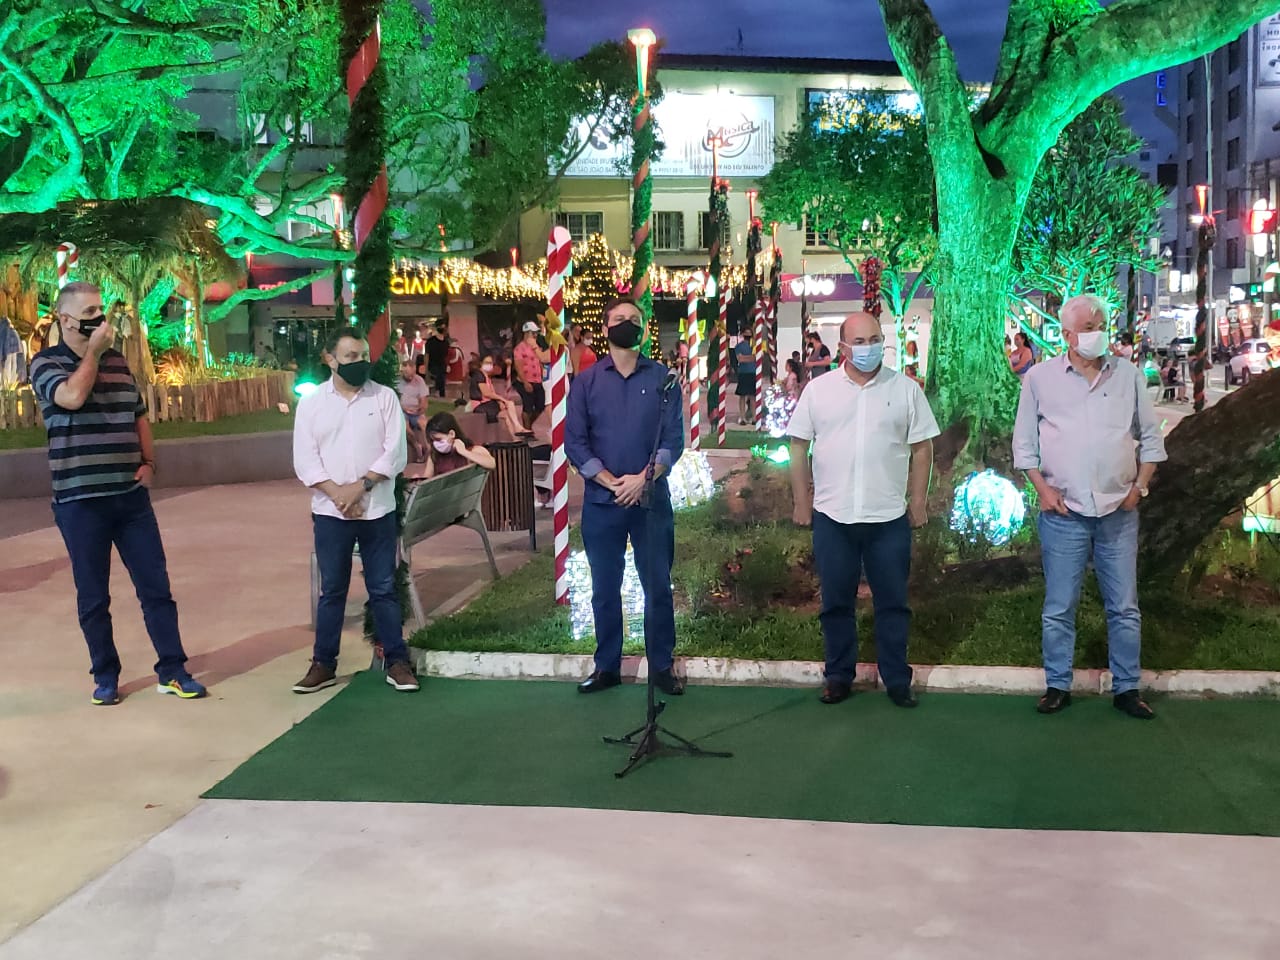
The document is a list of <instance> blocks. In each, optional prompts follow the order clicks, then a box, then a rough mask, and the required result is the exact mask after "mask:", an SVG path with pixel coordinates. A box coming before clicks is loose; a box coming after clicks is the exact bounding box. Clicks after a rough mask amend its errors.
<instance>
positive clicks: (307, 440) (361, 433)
mask: <svg viewBox="0 0 1280 960" xmlns="http://www.w3.org/2000/svg"><path fill="white" fill-rule="evenodd" d="M324 361H325V363H327V364H328V365H329V369H330V370H332V371H333V376H332V377H331V378H330V379H329V380H328V381H326V382H325V383H323V384H321V385H320V386H319V387H317V388H316V389H315V390H314V391H313V392H312V393H310V394H308V395H307V396H305V397H303V398H302V400H301V401H300V402H299V403H298V412H297V414H296V416H295V417H294V425H293V469H294V472H295V473H297V475H298V479H299V480H301V481H302V482H303V483H304V484H305V485H306V486H307V487H309V488H310V489H311V521H312V526H313V527H314V529H315V551H316V565H317V566H318V567H319V570H320V602H319V604H318V605H317V607H316V642H315V650H314V653H313V655H312V662H311V668H310V669H309V670H308V671H307V675H306V676H305V677H303V678H302V679H301V680H299V681H298V682H297V683H296V684H294V687H293V692H294V693H314V692H315V691H317V690H323V689H324V688H325V687H331V686H333V685H334V683H336V682H337V679H336V678H337V667H338V645H339V642H340V640H341V638H342V623H343V620H344V619H345V618H346V611H347V591H348V590H349V589H350V587H351V555H352V553H353V552H354V550H355V547H356V544H359V545H360V562H361V564H362V565H363V566H364V584H365V589H366V590H367V591H368V594H369V609H370V611H371V612H372V614H373V629H374V636H375V637H376V638H377V641H378V643H380V644H381V645H382V650H383V654H384V656H385V658H386V663H387V683H388V684H390V685H391V686H392V687H394V688H395V689H396V690H404V691H409V690H417V689H418V681H417V679H416V678H415V677H414V675H413V668H412V667H411V666H410V665H409V651H408V648H407V647H406V646H405V643H404V637H403V635H402V634H403V628H404V621H403V618H402V616H401V613H400V597H399V594H398V593H397V590H396V556H397V546H396V544H397V539H398V536H399V531H398V529H397V524H396V497H395V478H396V477H397V476H398V475H399V473H400V472H401V471H402V470H404V467H405V461H406V460H407V459H408V450H407V446H406V443H405V429H404V414H403V413H402V412H401V407H400V399H399V398H398V397H397V396H396V392H395V391H394V390H392V389H391V388H390V387H384V386H382V385H381V384H378V383H374V382H372V381H370V379H369V374H370V372H371V370H372V367H373V365H372V364H371V363H370V362H369V344H368V343H367V342H366V341H365V340H362V339H361V338H360V336H359V335H358V334H357V333H355V332H354V331H353V330H352V329H351V328H350V327H342V328H339V329H338V330H337V331H335V332H334V333H333V334H332V335H331V336H330V337H329V341H328V342H327V343H326V344H325V350H324Z"/></svg>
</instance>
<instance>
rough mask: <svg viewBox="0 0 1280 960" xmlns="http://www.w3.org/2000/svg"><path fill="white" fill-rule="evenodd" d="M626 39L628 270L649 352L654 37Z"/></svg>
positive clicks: (636, 33)
mask: <svg viewBox="0 0 1280 960" xmlns="http://www.w3.org/2000/svg"><path fill="white" fill-rule="evenodd" d="M627 39H628V40H630V41H631V43H632V45H633V46H634V47H635V48H636V97H635V105H634V110H633V121H632V138H631V139H632V153H631V190H632V199H631V248H632V256H633V258H634V266H633V267H632V270H631V297H632V299H633V300H635V302H636V306H637V307H639V308H640V313H641V315H642V316H643V317H644V330H645V332H644V337H643V340H642V346H641V348H640V349H641V351H642V352H643V353H645V354H648V352H649V349H650V336H649V330H650V320H652V318H653V291H652V290H650V289H649V268H650V267H651V266H652V265H653V236H652V234H651V232H650V231H651V223H650V221H651V218H652V210H653V181H652V179H651V177H650V171H649V164H650V161H651V160H652V158H653V147H654V134H653V118H652V116H651V115H650V111H649V49H650V48H651V47H652V46H653V45H654V44H655V43H656V42H657V37H655V36H654V34H653V31H652V30H649V29H648V28H641V29H636V30H628V31H627Z"/></svg>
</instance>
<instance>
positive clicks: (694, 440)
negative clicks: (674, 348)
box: [685, 280, 702, 450]
mask: <svg viewBox="0 0 1280 960" xmlns="http://www.w3.org/2000/svg"><path fill="white" fill-rule="evenodd" d="M685 295H686V297H687V298H688V313H687V319H686V321H685V323H686V326H685V330H686V336H687V337H688V341H689V449H690V450H697V449H699V448H700V446H701V438H700V435H701V433H702V359H701V357H699V355H698V354H699V353H700V352H701V347H702V337H701V334H700V333H699V330H698V281H697V280H690V281H689V285H688V287H687V288H686V294H685Z"/></svg>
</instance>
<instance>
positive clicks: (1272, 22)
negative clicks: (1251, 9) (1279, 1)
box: [1258, 13, 1280, 87]
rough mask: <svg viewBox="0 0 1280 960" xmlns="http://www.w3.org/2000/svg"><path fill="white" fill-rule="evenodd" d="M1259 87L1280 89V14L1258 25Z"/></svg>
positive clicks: (1273, 15)
mask: <svg viewBox="0 0 1280 960" xmlns="http://www.w3.org/2000/svg"><path fill="white" fill-rule="evenodd" d="M1258 86H1260V87H1280V13H1273V14H1272V15H1271V16H1269V17H1267V19H1265V20H1263V21H1262V22H1261V23H1260V24H1258Z"/></svg>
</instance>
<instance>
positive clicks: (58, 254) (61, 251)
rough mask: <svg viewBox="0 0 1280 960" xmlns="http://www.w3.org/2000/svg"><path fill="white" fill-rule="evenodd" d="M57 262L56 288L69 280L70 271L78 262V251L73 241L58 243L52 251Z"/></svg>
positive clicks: (61, 286) (60, 287)
mask: <svg viewBox="0 0 1280 960" xmlns="http://www.w3.org/2000/svg"><path fill="white" fill-rule="evenodd" d="M54 260H56V261H57V264H58V289H59V290H61V289H62V288H63V287H65V286H66V285H67V284H68V283H70V282H71V277H70V273H71V271H72V270H74V269H75V268H76V267H77V266H79V264H80V251H79V250H77V249H76V245H75V244H74V243H60V244H58V247H57V250H56V251H55V252H54Z"/></svg>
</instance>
